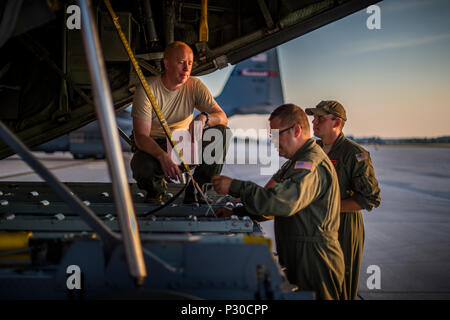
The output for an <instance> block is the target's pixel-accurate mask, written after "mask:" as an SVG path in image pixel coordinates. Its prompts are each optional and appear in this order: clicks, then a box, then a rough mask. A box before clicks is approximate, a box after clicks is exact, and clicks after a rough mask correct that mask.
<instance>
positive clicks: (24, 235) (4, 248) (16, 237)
mask: <svg viewBox="0 0 450 320" xmlns="http://www.w3.org/2000/svg"><path fill="white" fill-rule="evenodd" d="M32 235H33V233H31V232H26V231H19V232H10V231H2V232H0V261H10V262H11V263H12V262H13V261H23V262H27V261H29V260H30V252H23V251H24V250H25V249H29V240H30V237H31V236H32Z"/></svg>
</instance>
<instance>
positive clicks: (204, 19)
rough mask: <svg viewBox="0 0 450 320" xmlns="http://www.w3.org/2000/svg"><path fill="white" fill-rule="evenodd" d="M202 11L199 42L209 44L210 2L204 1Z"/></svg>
mask: <svg viewBox="0 0 450 320" xmlns="http://www.w3.org/2000/svg"><path fill="white" fill-rule="evenodd" d="M201 7H202V9H201V15H200V30H199V32H198V34H199V39H198V41H199V42H208V35H209V32H208V31H209V30H208V0H202V6H201Z"/></svg>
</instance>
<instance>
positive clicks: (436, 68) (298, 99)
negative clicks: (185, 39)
mask: <svg viewBox="0 0 450 320" xmlns="http://www.w3.org/2000/svg"><path fill="white" fill-rule="evenodd" d="M377 5H378V6H379V7H380V9H381V29H380V30H369V29H368V28H367V26H366V20H367V19H368V18H369V16H370V14H368V13H366V11H365V10H362V11H359V12H357V13H355V14H353V15H351V16H348V17H346V18H344V19H341V20H339V21H336V22H334V23H332V24H329V25H327V26H325V27H322V28H320V29H318V30H315V31H313V32H311V33H308V34H306V35H305V36H302V37H300V38H297V39H294V40H291V41H289V42H287V43H285V44H283V45H281V46H279V47H278V54H279V60H280V68H281V77H282V83H283V86H284V97H285V101H286V102H290V103H295V104H297V105H299V106H300V107H302V108H307V107H312V106H315V105H316V104H317V103H318V102H319V101H320V100H328V99H333V100H338V101H339V102H341V103H342V104H343V105H344V107H345V108H346V110H347V118H348V121H347V124H346V126H345V128H344V133H345V134H346V135H353V136H356V137H368V136H379V137H383V138H400V137H436V136H443V135H450V1H448V0H420V1H417V0H387V1H386V0H385V1H382V2H379V3H378V4H377ZM232 68H233V66H230V67H228V68H226V69H223V70H220V71H217V72H214V73H213V74H210V75H207V76H203V77H200V78H201V79H202V81H203V82H204V83H205V84H206V85H207V86H208V87H209V88H210V90H211V92H212V93H213V95H214V96H216V95H218V94H219V93H220V91H221V90H222V88H223V86H224V84H225V81H226V80H227V77H228V75H229V73H230V72H231V70H232Z"/></svg>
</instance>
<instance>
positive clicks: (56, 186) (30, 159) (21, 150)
mask: <svg viewBox="0 0 450 320" xmlns="http://www.w3.org/2000/svg"><path fill="white" fill-rule="evenodd" d="M0 137H1V138H2V139H3V140H4V141H5V142H6V143H7V144H8V145H9V146H10V147H11V148H12V149H13V150H14V151H15V152H16V153H17V154H18V155H20V156H21V157H22V159H23V161H25V162H26V163H27V164H28V165H29V166H30V167H31V168H32V169H33V170H34V171H36V173H37V174H39V176H41V178H42V179H44V180H45V181H47V182H48V184H49V185H50V187H51V188H52V189H53V190H54V191H55V193H57V194H58V196H59V197H60V198H61V199H62V200H64V201H65V202H66V203H67V204H68V205H69V206H70V207H71V208H72V209H73V210H75V211H76V212H78V213H79V214H80V216H81V217H82V218H83V220H84V221H85V222H86V223H87V224H88V225H89V226H90V227H91V228H92V229H93V230H94V231H95V232H96V233H97V234H98V235H99V236H100V237H101V238H102V241H103V244H104V246H105V249H106V250H107V251H108V250H110V251H109V253H110V252H112V249H113V248H114V247H115V246H116V245H117V244H119V242H120V239H119V237H118V236H117V235H115V234H114V233H113V232H112V231H111V230H110V229H109V228H108V227H107V226H106V225H105V224H104V223H103V221H101V220H100V219H99V218H98V217H97V215H96V214H95V213H94V212H92V211H91V210H90V209H89V208H88V207H86V206H85V205H84V203H83V202H82V201H81V200H80V199H79V198H78V197H77V196H75V195H73V194H72V193H71V191H70V189H69V188H68V187H66V186H65V185H64V184H62V183H61V182H60V181H59V180H58V178H56V177H55V176H54V175H53V173H52V172H51V171H49V170H48V169H47V168H46V167H45V166H44V165H43V164H42V163H41V162H40V161H39V160H37V159H36V158H35V157H34V155H33V154H32V153H31V152H30V150H28V148H27V147H26V146H25V145H24V144H23V143H22V142H20V140H19V139H17V138H16V137H15V136H14V134H13V133H12V132H11V131H10V130H9V129H8V128H7V127H6V126H5V124H4V123H3V122H2V121H0Z"/></svg>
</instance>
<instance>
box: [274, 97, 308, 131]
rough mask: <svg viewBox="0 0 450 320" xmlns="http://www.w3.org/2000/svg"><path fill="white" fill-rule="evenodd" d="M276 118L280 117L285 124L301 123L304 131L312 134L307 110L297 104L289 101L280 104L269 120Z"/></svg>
mask: <svg viewBox="0 0 450 320" xmlns="http://www.w3.org/2000/svg"><path fill="white" fill-rule="evenodd" d="M274 118H279V119H280V121H281V124H283V125H285V126H292V125H294V124H299V125H300V127H302V130H303V132H305V133H306V134H307V135H310V128H309V122H308V117H307V116H306V113H305V111H303V109H302V108H300V107H299V106H297V105H295V104H292V103H288V104H283V105H281V106H279V107H278V108H276V109H275V110H273V111H272V113H271V114H270V117H269V121H272V120H273V119H274Z"/></svg>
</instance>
